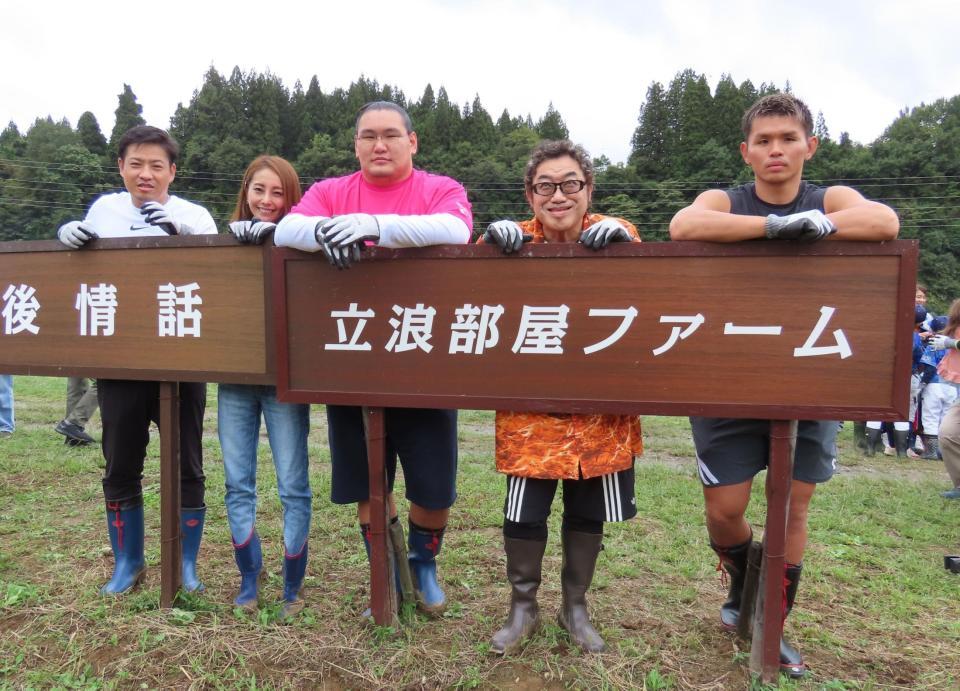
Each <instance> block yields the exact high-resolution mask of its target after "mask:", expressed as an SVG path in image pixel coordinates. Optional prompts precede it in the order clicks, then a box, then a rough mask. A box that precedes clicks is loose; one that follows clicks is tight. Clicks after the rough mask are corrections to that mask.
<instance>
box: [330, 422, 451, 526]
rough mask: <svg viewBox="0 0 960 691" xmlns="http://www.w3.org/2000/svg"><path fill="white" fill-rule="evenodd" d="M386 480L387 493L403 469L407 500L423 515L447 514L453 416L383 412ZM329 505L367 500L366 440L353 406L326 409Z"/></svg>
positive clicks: (361, 424) (368, 483) (449, 497)
mask: <svg viewBox="0 0 960 691" xmlns="http://www.w3.org/2000/svg"><path fill="white" fill-rule="evenodd" d="M384 422H385V425H386V432H387V443H386V446H387V457H386V466H387V478H388V480H389V487H390V491H393V481H394V479H395V477H396V474H397V458H398V457H399V458H400V465H401V466H403V478H404V482H405V484H406V488H407V492H406V498H407V499H408V500H409V501H411V502H413V503H414V504H416V505H418V506H421V507H423V508H425V509H430V510H437V509H448V508H450V507H451V506H453V502H454V501H455V500H456V498H457V411H456V410H436V409H433V408H386V409H385V413H384ZM327 425H328V436H329V440H330V455H331V458H332V462H333V477H332V482H331V488H330V499H331V501H333V503H334V504H355V503H356V502H359V501H367V499H369V498H370V474H369V472H368V468H367V440H366V437H365V436H364V432H363V413H362V409H361V408H359V407H357V406H339V405H329V406H327Z"/></svg>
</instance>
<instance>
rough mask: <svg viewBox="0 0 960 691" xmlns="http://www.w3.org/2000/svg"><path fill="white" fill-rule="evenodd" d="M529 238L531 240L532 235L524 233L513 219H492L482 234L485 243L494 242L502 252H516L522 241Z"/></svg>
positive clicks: (527, 240) (521, 245)
mask: <svg viewBox="0 0 960 691" xmlns="http://www.w3.org/2000/svg"><path fill="white" fill-rule="evenodd" d="M531 240H533V236H532V235H529V234H525V233H524V232H523V230H522V229H521V228H520V226H519V225H517V224H516V223H514V222H513V221H494V222H493V223H491V224H490V225H489V226H487V230H486V232H485V233H484V234H483V241H484V242H485V243H489V244H493V243H496V244H497V246H498V247H499V248H500V249H502V250H503V253H504V254H511V253H512V252H516V251H517V250H519V249H520V248H521V247H523V243H525V242H530V241H531Z"/></svg>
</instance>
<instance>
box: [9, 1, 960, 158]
mask: <svg viewBox="0 0 960 691" xmlns="http://www.w3.org/2000/svg"><path fill="white" fill-rule="evenodd" d="M0 10H2V16H3V21H2V22H0V65H2V68H0V127H2V126H3V125H4V124H5V123H7V122H8V121H10V120H13V121H14V122H16V123H17V125H18V126H19V127H20V129H21V131H26V129H27V128H28V127H29V126H30V124H31V123H32V122H33V120H34V119H35V118H37V117H38V116H46V115H48V114H49V115H52V116H53V117H54V118H61V117H66V118H67V119H68V120H69V121H70V122H71V123H72V124H74V125H75V124H76V121H77V118H78V117H79V116H80V114H81V113H82V112H83V111H85V110H90V111H92V112H93V113H94V115H96V117H97V120H98V121H99V122H100V127H101V129H102V130H103V131H104V133H105V134H106V135H107V136H109V133H110V130H111V129H112V127H113V112H114V109H115V108H116V105H117V94H119V93H120V92H121V90H122V88H123V84H124V83H127V84H130V85H131V87H132V88H133V90H134V93H136V95H137V98H138V100H139V102H140V104H141V105H142V106H143V109H144V110H143V115H144V117H145V118H146V120H147V122H148V123H150V124H153V125H157V126H160V127H167V126H168V125H169V122H170V116H171V115H172V114H173V111H174V109H175V108H176V106H177V103H178V102H184V103H187V102H189V100H190V97H191V95H192V94H193V91H194V90H195V89H198V88H199V87H200V85H201V83H202V79H203V75H204V73H205V72H206V70H207V69H208V68H209V67H210V66H211V65H213V66H215V67H216V68H217V69H218V70H220V71H221V72H222V73H225V74H229V72H230V71H231V70H232V69H233V67H234V66H235V65H238V66H239V67H240V68H241V69H243V70H245V71H246V70H256V71H258V72H263V71H267V70H269V71H271V72H272V73H274V74H276V75H277V76H279V77H280V78H281V79H282V80H283V81H284V83H285V84H286V85H287V86H288V87H290V88H292V86H293V84H294V82H295V81H296V80H297V79H299V80H301V82H303V84H304V86H306V85H307V84H308V83H309V80H310V78H311V77H312V76H313V75H314V74H316V75H317V77H318V79H319V81H320V85H321V87H322V88H323V90H324V91H327V92H329V91H330V90H332V89H334V88H337V87H347V86H349V84H350V82H351V81H354V80H355V79H356V78H357V77H358V76H359V75H360V74H365V75H366V76H367V77H370V78H373V79H376V80H378V81H379V82H381V83H389V84H395V85H397V86H399V87H400V88H401V89H402V90H403V91H404V93H405V94H406V96H407V98H408V99H411V100H416V99H417V98H419V97H420V95H421V94H422V93H423V89H424V87H425V86H426V84H427V83H430V84H432V85H433V87H434V89H435V90H436V89H438V88H439V87H440V86H444V87H446V89H447V92H448V94H449V95H450V98H451V100H453V101H454V102H456V103H459V104H461V105H462V104H463V103H465V102H470V101H472V100H473V98H474V96H475V95H476V94H479V96H480V99H481V102H482V103H483V105H484V107H485V108H486V109H487V110H488V111H489V112H490V114H491V115H492V116H493V118H494V119H496V118H497V117H498V116H499V115H500V113H501V112H502V110H503V108H504V107H506V108H508V109H509V111H510V113H511V115H518V114H519V115H526V114H527V113H530V114H532V115H533V117H534V118H535V119H536V118H538V117H540V116H541V115H542V114H543V113H544V112H545V111H546V109H547V105H548V103H550V102H551V101H552V102H553V104H554V106H555V107H556V108H557V110H559V111H560V113H561V115H562V116H563V117H564V119H565V121H566V123H567V126H568V128H569V129H570V134H571V137H572V138H573V139H574V140H576V141H578V142H580V143H582V144H583V145H584V146H586V147H587V149H588V150H589V151H590V152H591V154H592V155H594V156H599V155H601V154H605V155H607V156H608V157H610V159H612V160H613V161H622V160H625V159H626V157H627V155H628V154H629V147H630V136H631V134H632V133H633V129H634V128H635V127H636V123H637V116H638V114H639V109H640V105H641V104H642V103H643V100H644V98H645V95H646V91H647V87H649V85H650V84H651V82H653V81H659V82H661V83H662V84H663V85H664V86H666V85H667V84H668V83H669V82H670V80H671V79H672V78H673V76H674V75H675V74H676V73H677V72H679V71H680V70H682V69H685V68H688V67H689V68H692V69H694V70H695V71H696V72H698V73H703V74H706V76H707V78H708V80H709V81H710V86H711V89H712V88H714V87H715V86H716V83H717V80H718V79H719V78H720V76H721V75H722V74H723V73H729V74H730V75H731V76H732V77H733V79H734V80H735V81H736V82H737V83H738V84H739V83H740V82H741V81H743V80H745V79H750V80H751V81H753V83H754V84H755V85H757V86H759V84H760V83H761V82H773V83H775V84H777V85H779V86H782V85H783V84H784V82H786V81H787V80H789V81H790V84H791V85H792V88H793V91H794V93H795V94H797V95H798V96H800V97H801V98H803V99H804V100H806V101H807V103H808V105H809V106H810V108H811V110H812V111H813V112H814V113H815V114H816V112H817V111H822V112H823V114H824V117H825V118H826V121H827V125H828V127H829V129H830V132H831V133H832V134H833V136H834V137H837V136H839V134H840V132H842V131H847V132H849V133H850V134H851V136H852V137H853V139H854V140H856V141H860V142H864V143H866V142H870V141H872V140H873V139H875V138H876V137H877V136H879V135H880V134H881V133H882V132H883V130H884V128H885V127H886V126H887V125H889V124H890V122H891V121H892V120H893V119H894V118H895V117H896V116H897V114H898V113H899V112H900V111H901V110H902V109H904V108H908V107H912V106H917V105H919V104H920V103H921V102H930V101H933V100H936V99H937V98H940V97H950V96H953V95H956V94H958V93H960V40H958V38H957V33H958V29H960V2H955V1H954V0H915V1H914V2H906V1H903V0H900V1H891V0H873V1H866V0H850V1H847V0H831V1H824V0H806V1H804V2H798V1H796V0H794V1H793V2H781V1H780V0H766V1H762V0H755V1H754V0H727V1H726V2H707V1H703V2H693V1H689V2H688V1H684V0H673V1H670V0H656V1H645V0H632V1H626V0H623V1H621V0H615V1H610V2H604V1H603V0H594V1H592V2H591V1H589V0H576V1H573V0H549V1H539V0H538V1H532V0H531V1H528V2H524V1H522V0H515V1H513V2H501V1H500V0H490V1H485V2H469V1H468V2H457V1H454V0H448V1H445V0H400V1H395V2H380V1H379V0H361V1H354V2H336V3H333V2H313V3H309V2H304V1H302V0H301V1H300V2H287V0H273V1H272V2H263V1H262V0H261V1H259V2H248V1H247V0H233V1H232V2H230V3H220V2H204V1H203V0H191V1H190V2H182V1H181V0H172V1H169V2H155V3H131V2H119V1H115V0H98V1H97V2H92V3H73V2H71V3H60V2H37V1H36V0H29V1H21V0H0ZM414 124H416V123H414Z"/></svg>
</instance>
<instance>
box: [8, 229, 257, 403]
mask: <svg viewBox="0 0 960 691" xmlns="http://www.w3.org/2000/svg"><path fill="white" fill-rule="evenodd" d="M268 257H269V249H266V250H265V249H264V248H261V247H251V246H243V245H239V244H238V243H237V242H236V240H234V239H233V238H232V237H226V236H216V235H210V236H190V237H175V238H167V237H159V238H158V237H147V238H138V239H136V240H128V239H113V240H97V241H94V242H92V243H91V244H90V246H89V247H85V248H84V249H82V250H76V251H71V250H68V249H67V248H65V247H64V246H63V245H61V244H60V243H59V242H56V241H43V242H7V243H0V371H3V372H5V373H13V374H40V375H57V376H63V375H74V374H82V375H83V376H94V377H105V378H119V379H142V380H143V379H145V380H162V381H216V382H233V383H258V384H268V383H273V380H274V377H273V369H272V364H273V359H272V356H271V355H272V342H268V339H267V334H268V333H269V332H268V330H267V322H268V319H269V314H268V312H269V301H268V299H267V292H266V287H267V279H266V272H267V271H268V270H269V261H268Z"/></svg>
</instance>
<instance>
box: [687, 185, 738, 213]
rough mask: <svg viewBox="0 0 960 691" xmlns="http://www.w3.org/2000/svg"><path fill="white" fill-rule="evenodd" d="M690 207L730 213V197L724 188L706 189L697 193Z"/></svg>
mask: <svg viewBox="0 0 960 691" xmlns="http://www.w3.org/2000/svg"><path fill="white" fill-rule="evenodd" d="M690 208H694V209H706V210H708V211H721V212H723V213H730V197H729V196H727V193H726V192H724V191H723V190H706V191H705V192H701V193H700V194H698V195H697V198H696V199H694V200H693V203H692V204H690Z"/></svg>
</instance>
